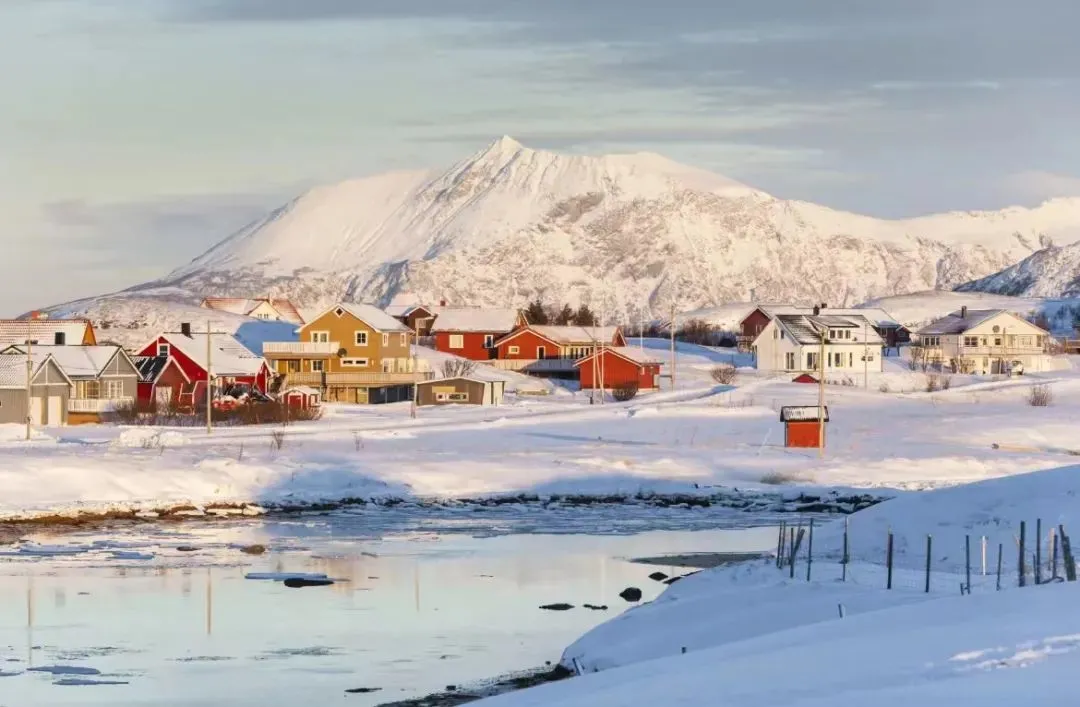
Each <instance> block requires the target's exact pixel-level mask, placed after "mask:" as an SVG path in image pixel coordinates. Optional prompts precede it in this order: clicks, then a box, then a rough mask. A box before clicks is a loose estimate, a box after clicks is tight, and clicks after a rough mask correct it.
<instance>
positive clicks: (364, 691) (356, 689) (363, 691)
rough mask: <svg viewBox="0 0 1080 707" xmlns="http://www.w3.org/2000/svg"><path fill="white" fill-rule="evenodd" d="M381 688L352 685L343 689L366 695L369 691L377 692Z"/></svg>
mask: <svg viewBox="0 0 1080 707" xmlns="http://www.w3.org/2000/svg"><path fill="white" fill-rule="evenodd" d="M381 689H382V688H381V687H353V688H350V689H348V690H345V692H349V693H352V694H354V695H366V694H367V693H369V692H378V691H379V690H381Z"/></svg>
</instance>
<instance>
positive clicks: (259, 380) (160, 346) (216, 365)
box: [138, 324, 270, 403]
mask: <svg viewBox="0 0 1080 707" xmlns="http://www.w3.org/2000/svg"><path fill="white" fill-rule="evenodd" d="M206 338H207V334H206V332H202V333H199V332H194V331H192V330H191V327H190V326H189V325H187V324H183V325H181V330H180V331H179V332H166V333H164V334H159V335H158V336H157V337H156V338H155V339H154V340H153V341H150V342H149V343H147V344H146V345H145V346H143V347H142V349H140V350H139V351H138V355H140V356H171V357H172V358H173V359H175V360H176V363H177V365H178V366H179V367H180V369H181V370H182V371H183V373H184V375H185V376H187V379H188V380H189V381H191V383H192V385H193V389H192V388H189V389H186V390H185V396H187V395H188V394H189V393H190V395H191V398H192V399H191V401H190V402H192V403H195V402H198V401H199V400H200V399H205V396H206V369H207V366H208V365H209V367H210V370H211V372H212V374H213V376H214V385H215V386H216V387H221V386H225V385H231V384H233V383H239V384H244V385H249V386H251V387H252V388H255V389H257V390H259V391H261V392H263V393H265V392H266V389H267V386H268V384H269V380H270V367H269V366H268V365H267V363H266V360H265V359H264V358H263V357H262V356H259V355H257V354H254V353H252V352H251V350H250V349H248V348H247V347H246V346H244V345H243V344H241V343H240V342H239V341H237V339H236V337H234V336H232V335H231V334H223V333H217V332H214V333H212V334H210V351H209V352H208V351H207V341H206ZM207 353H209V363H208V360H207Z"/></svg>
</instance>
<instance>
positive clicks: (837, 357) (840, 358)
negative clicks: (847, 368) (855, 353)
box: [832, 352, 844, 368]
mask: <svg viewBox="0 0 1080 707" xmlns="http://www.w3.org/2000/svg"><path fill="white" fill-rule="evenodd" d="M832 366H833V368H843V367H844V354H842V353H839V352H834V353H833V355H832Z"/></svg>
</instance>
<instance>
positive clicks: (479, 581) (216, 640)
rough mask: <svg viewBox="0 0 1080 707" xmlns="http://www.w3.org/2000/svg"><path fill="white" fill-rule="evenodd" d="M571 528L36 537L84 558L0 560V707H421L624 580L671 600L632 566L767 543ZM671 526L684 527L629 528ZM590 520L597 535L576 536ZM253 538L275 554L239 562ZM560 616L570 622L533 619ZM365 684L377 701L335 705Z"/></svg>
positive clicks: (764, 531) (539, 657) (549, 643)
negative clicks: (641, 560) (403, 704)
mask: <svg viewBox="0 0 1080 707" xmlns="http://www.w3.org/2000/svg"><path fill="white" fill-rule="evenodd" d="M650 516H652V520H651V521H650V520H649V517H650ZM572 517H573V522H570V517H569V516H568V517H566V518H559V517H558V516H557V515H555V516H550V515H545V516H543V517H542V518H538V516H537V515H536V514H533V513H531V512H525V511H521V510H520V509H519V511H518V512H517V513H516V514H515V513H514V512H511V511H500V512H498V513H495V514H494V515H491V514H486V513H485V514H476V513H471V514H469V515H468V516H465V517H461V516H457V515H455V514H443V515H439V514H427V515H424V514H416V513H413V512H411V511H409V510H402V511H400V512H393V511H381V512H379V513H377V514H375V515H372V514H371V513H365V514H361V515H350V514H345V513H338V514H332V515H329V516H323V517H308V518H302V519H295V520H287V521H266V522H257V523H220V524H212V525H184V526H140V527H139V528H136V529H131V530H127V531H112V532H108V533H105V532H101V531H99V532H97V533H92V534H80V535H75V536H64V537H62V538H46V537H37V538H33V540H35V541H37V542H39V543H43V544H44V543H49V544H52V545H56V544H59V545H64V546H65V547H69V548H70V547H75V548H76V553H75V554H69V555H58V556H51V557H27V556H25V555H16V554H12V553H9V554H8V556H5V557H0V675H3V676H4V677H0V705H4V706H5V707H18V706H21V705H36V706H46V705H70V704H79V705H88V704H89V705H93V704H100V705H117V704H122V705H155V706H156V705H170V706H174V705H184V706H195V705H200V706H201V705H207V706H209V705H219V704H223V703H225V702H227V703H228V704H231V705H264V704H287V703H290V702H291V703H297V704H309V703H313V704H321V703H323V702H324V701H326V700H330V699H345V700H347V702H348V703H349V704H351V705H359V706H361V707H367V706H370V705H376V704H379V703H382V702H386V701H391V700H400V699H405V698H407V697H414V696H419V695H422V694H427V693H430V692H434V691H439V690H442V689H444V688H445V687H446V686H447V685H451V684H453V685H463V684H467V683H469V682H471V681H475V680H479V679H483V678H487V677H493V676H496V675H498V674H502V673H505V672H508V671H514V670H521V669H527V668H533V667H538V666H542V665H543V664H544V662H545V661H553V662H554V661H556V660H558V658H559V655H560V652H561V650H562V648H564V647H565V646H566V645H567V644H568V643H570V642H571V641H573V640H574V639H575V638H577V637H578V636H579V635H580V634H581V633H583V632H584V631H586V630H588V629H589V628H591V627H592V626H595V625H596V624H598V623H600V622H602V621H605V620H607V619H610V618H611V617H613V616H615V615H616V614H617V613H618V612H619V611H622V610H624V609H625V608H626V607H627V606H628V605H627V604H626V603H625V602H624V601H623V600H621V599H620V598H619V597H618V596H617V595H618V593H619V592H620V591H621V590H622V589H624V588H625V587H627V586H637V587H640V588H641V589H642V590H643V591H644V592H645V599H646V600H648V599H651V598H653V597H654V596H655V595H656V594H658V593H659V592H660V591H661V590H662V589H663V587H662V585H660V584H658V583H656V582H653V581H651V580H649V579H647V575H648V574H649V573H650V572H653V571H655V570H656V569H658V568H657V567H652V566H647V565H640V564H634V563H631V562H628V561H627V560H628V558H633V557H641V556H651V555H658V554H665V553H677V552H704V551H736V550H758V549H767V548H770V547H771V546H772V544H773V542H774V536H775V531H774V530H772V529H769V528H764V527H759V528H749V529H709V530H696V531H695V530H691V529H688V528H695V527H702V528H714V527H716V526H729V527H730V526H732V525H734V524H736V522H738V523H742V524H745V523H746V522H747V521H752V520H754V519H750V518H747V517H746V516H745V515H743V516H741V517H739V518H737V519H732V518H728V517H726V516H724V517H722V516H719V515H710V514H702V513H699V512H692V511H674V510H668V511H666V512H664V513H659V514H657V513H656V512H655V511H650V512H645V511H644V510H642V511H640V512H639V511H634V510H626V509H624V510H623V512H622V513H621V514H620V513H617V512H615V511H613V510H611V509H606V510H605V509H577V511H576V512H575V513H574V515H573V516H572ZM675 518H678V519H680V520H679V522H681V524H682V526H683V528H684V529H682V530H651V531H647V532H636V531H640V530H642V529H643V528H645V527H649V526H652V527H661V528H664V527H671V526H672V525H673V524H675V520H674V519H675ZM759 520H760V519H759ZM575 523H576V526H575ZM589 524H591V527H592V528H595V529H596V530H597V531H599V532H604V533H606V534H603V535H589V534H583V533H582V531H588V530H590V529H591V528H587V527H585V526H588V525H589ZM575 527H576V529H577V530H578V532H577V533H576V534H571V533H570V532H567V531H568V529H574V528H575ZM521 529H528V530H532V529H540V530H555V529H558V530H561V531H563V532H561V533H560V534H536V533H530V534H522V533H520V532H516V531H519V530H521ZM628 532H633V533H634V534H626V533H628ZM508 533H509V534H508ZM478 535H479V536H478ZM251 543H261V544H263V545H266V546H268V547H269V548H270V549H269V551H268V552H267V553H266V554H264V555H260V556H251V555H247V554H244V553H242V552H241V551H240V550H239V549H238V547H239V546H240V545H247V544H251ZM179 546H188V547H195V548H198V549H197V550H196V551H194V552H183V551H181V550H179V549H178V548H179ZM0 549H2V548H0ZM45 551H48V552H55V551H56V549H55V548H52V549H46V550H45ZM117 552H119V553H121V554H120V555H114V554H113V553H117ZM150 555H152V559H147V557H148V556H150ZM117 557H119V558H141V559H117ZM660 569H663V568H660ZM249 572H314V573H325V574H328V575H330V576H331V577H334V578H337V579H339V580H341V581H339V582H337V583H336V584H335V585H333V586H331V587H310V588H303V589H290V588H287V587H285V586H284V585H282V584H281V583H280V582H273V581H255V580H249V579H245V578H244V576H245V574H246V573H249ZM671 573H673V574H680V573H681V572H680V571H679V570H677V569H673V570H671ZM554 602H567V603H571V604H574V605H575V606H576V607H578V608H575V609H574V610H571V611H566V612H551V611H542V610H540V609H539V608H538V607H539V606H540V605H542V604H548V603H554ZM584 603H593V604H606V605H607V606H608V607H610V608H609V610H608V611H590V610H587V609H584V608H580V607H581V605H582V604H584ZM50 666H52V669H53V672H51V673H50V672H37V671H32V670H29V669H30V668H35V667H36V668H41V667H50ZM65 682H66V683H74V684H64V683H65ZM95 682H101V683H104V682H112V683H126V684H92V683H95ZM362 687H371V688H380V690H379V691H378V692H374V693H370V694H345V690H346V689H352V688H362Z"/></svg>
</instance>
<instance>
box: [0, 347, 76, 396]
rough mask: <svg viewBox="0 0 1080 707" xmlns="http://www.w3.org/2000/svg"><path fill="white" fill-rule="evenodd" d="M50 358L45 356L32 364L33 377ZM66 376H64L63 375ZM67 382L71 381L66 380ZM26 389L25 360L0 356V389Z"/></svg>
mask: <svg viewBox="0 0 1080 707" xmlns="http://www.w3.org/2000/svg"><path fill="white" fill-rule="evenodd" d="M50 358H51V357H50V356H49V355H47V354H46V355H45V356H44V357H42V359H41V360H40V361H38V360H35V361H34V362H33V371H34V372H33V375H34V376H37V374H38V372H39V371H40V370H41V369H42V367H44V366H45V365H47V362H48V361H49V359H50ZM65 375H66V374H65ZM68 382H69V383H70V382H71V379H70V378H68ZM25 387H26V359H25V358H24V357H22V356H0V388H25Z"/></svg>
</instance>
